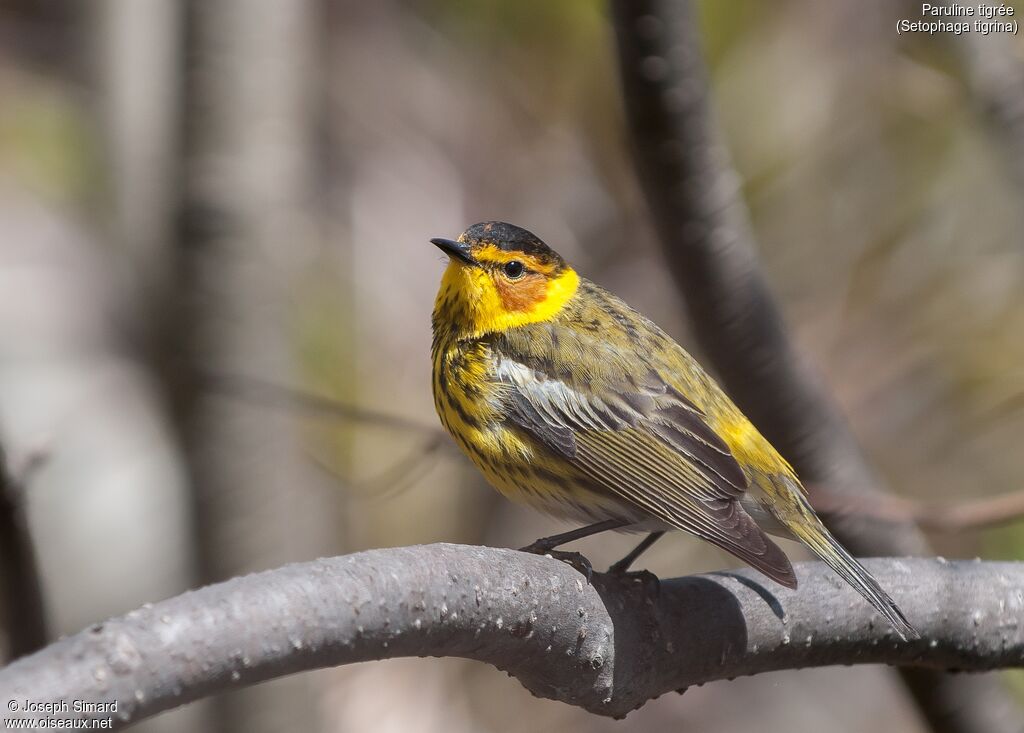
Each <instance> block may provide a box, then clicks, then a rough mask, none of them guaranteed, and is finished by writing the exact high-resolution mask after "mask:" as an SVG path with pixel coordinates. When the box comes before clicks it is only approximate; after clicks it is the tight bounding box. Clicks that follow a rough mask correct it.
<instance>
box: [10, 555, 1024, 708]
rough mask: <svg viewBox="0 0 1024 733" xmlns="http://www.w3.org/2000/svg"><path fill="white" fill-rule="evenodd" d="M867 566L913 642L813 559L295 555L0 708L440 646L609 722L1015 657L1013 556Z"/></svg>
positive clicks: (54, 660)
mask: <svg viewBox="0 0 1024 733" xmlns="http://www.w3.org/2000/svg"><path fill="white" fill-rule="evenodd" d="M867 564H868V567H869V568H870V569H871V571H872V572H873V573H874V574H875V576H876V577H877V578H878V579H879V581H880V582H881V583H882V584H883V585H884V586H885V587H886V588H889V589H891V590H892V592H893V595H894V596H895V597H896V599H897V601H898V602H899V603H900V606H901V607H902V608H903V609H904V611H906V613H907V615H908V617H909V618H910V619H911V621H912V622H913V623H914V625H915V626H916V627H917V628H918V629H920V630H921V632H922V636H923V639H922V640H920V641H916V642H904V641H901V640H900V639H899V638H898V637H896V635H895V634H894V633H893V632H892V630H891V629H890V628H889V627H888V625H887V624H885V623H884V622H882V621H881V620H880V619H879V618H878V617H877V616H876V614H875V613H874V610H873V609H872V608H871V607H870V606H868V605H867V604H866V603H864V602H862V601H861V599H860V598H858V597H857V596H856V594H855V593H854V592H853V591H852V590H850V588H849V587H847V586H846V585H844V584H843V583H841V582H839V581H838V580H837V579H836V578H835V577H834V576H833V575H832V574H830V573H829V571H828V570H827V569H826V568H824V567H823V566H822V565H820V564H819V563H802V564H799V565H798V566H797V574H798V576H799V578H800V590H799V591H789V590H786V589H784V588H781V587H779V586H776V585H774V584H771V583H767V582H765V581H764V579H763V578H762V577H761V576H759V575H758V574H757V573H756V572H754V571H752V570H737V571H733V572H723V573H712V574H707V575H698V576H691V577H685V578H679V579H676V580H669V581H664V582H663V583H662V584H661V587H660V591H658V590H657V589H656V588H655V587H654V586H652V585H650V584H646V585H645V584H643V583H638V582H635V581H632V580H630V579H623V578H620V577H611V576H605V575H602V574H597V575H595V577H594V583H593V585H587V583H586V582H585V580H584V578H583V576H582V575H580V574H579V573H578V572H576V571H575V570H574V569H572V568H571V567H569V566H567V565H564V564H563V563H561V562H558V561H555V560H552V559H550V558H544V557H538V556H534V555H527V554H525V553H521V552H515V551H511V550H502V549H491V548H485V547H469V546H459V545H447V544H442V545H427V546H419V547H401V548H394V549H388V550H373V551H369V552H362V553H358V554H354V555H347V556H344V557H337V558H331V559H322V560H317V561H314V562H308V563H302V564H297V565H289V566H286V567H284V568H281V569H278V570H272V571H268V572H263V573H259V574H255V575H250V576H247V577H243V578H235V579H232V580H229V581H227V582H224V583H220V584H217V585H212V586H208V587H206V588H203V589H201V590H198V591H194V592H189V593H186V594H184V595H181V596H178V597H176V598H172V599H170V600H167V601H163V602H161V603H158V604H155V605H152V606H146V607H144V608H142V609H139V610H137V611H133V612H131V613H129V614H127V615H125V616H122V617H121V618H117V619H113V620H110V621H108V622H106V623H103V624H97V625H96V626H94V627H92V628H90V629H87V630H85V631H82V632H80V633H79V634H77V635H75V636H72V637H69V638H67V639H64V640H62V641H59V642H57V643H55V644H52V645H51V646H49V647H47V648H46V649H44V650H42V651H41V652H38V653H37V654H35V655H33V656H30V657H26V658H24V659H22V660H20V661H18V662H15V663H13V664H11V665H10V666H8V667H6V668H4V669H2V670H0V704H5V703H6V701H8V700H15V701H26V700H27V701H30V702H32V703H47V702H52V703H59V702H60V701H62V700H68V701H69V700H85V701H92V702H98V703H102V702H108V703H109V702H115V701H116V703H117V714H116V716H115V727H120V726H123V725H126V724H128V723H131V722H134V721H137V720H140V719H142V718H145V717H147V716H150V715H153V714H155V713H158V712H160V711H162V710H166V709H168V708H171V707H174V706H177V705H182V704H184V703H187V702H190V701H192V700H196V699H199V698H201V697H204V696H207V695H211V694H213V693H216V692H222V691H224V690H229V689H233V688H239V687H244V686H248V685H252V684H255V683H257V682H260V681H263V680H267V679H270V678H273V677H278V676H281V675H285V674H291V673H294V672H300V671H303V670H310V669H315V668H320V667H327V666H335V665H340V664H351V663H354V662H362V661H367V660H374V659H384V658H390V657H409V656H419V657H428V656H431V657H437V656H454V657H464V658H468V659H475V660H479V661H482V662H486V663H488V664H492V665H494V666H495V667H498V668H499V669H502V670H505V671H507V672H508V673H509V674H510V675H512V676H514V677H516V678H517V679H518V680H519V681H520V682H521V683H522V684H523V685H524V686H525V687H526V688H528V689H529V690H531V691H532V692H533V693H534V694H536V695H538V696H541V697H546V698H553V699H556V700H561V701H563V702H566V703H569V704H572V705H577V706H580V707H582V708H585V709H586V710H589V711H591V712H593V713H597V714H600V715H609V716H616V717H618V716H623V715H625V714H626V713H628V712H629V711H631V710H633V709H635V708H637V707H639V706H640V705H643V704H644V703H645V702H646V701H647V700H650V699H652V698H654V697H657V696H659V695H661V694H664V693H666V692H670V691H673V690H684V689H685V688H687V687H688V686H690V685H695V684H701V683H704V682H710V681H713V680H721V679H729V678H733V677H737V676H740V675H751V674H757V673H760V672H768V671H772V670H778V669H793V668H799V667H815V666H822V665H834V664H868V663H887V664H903V665H919V666H922V667H928V668H933V669H957V670H988V669H996V668H1000V667H1009V666H1020V665H1024V624H1021V623H1020V619H1021V614H1022V612H1024V564H1012V563H980V562H943V561H939V560H931V559H910V560H871V561H868V563H867ZM67 715H69V716H71V717H75V713H74V711H70V712H69V713H67ZM78 717H93V718H108V717H110V715H109V714H108V713H96V714H85V715H79V716H78Z"/></svg>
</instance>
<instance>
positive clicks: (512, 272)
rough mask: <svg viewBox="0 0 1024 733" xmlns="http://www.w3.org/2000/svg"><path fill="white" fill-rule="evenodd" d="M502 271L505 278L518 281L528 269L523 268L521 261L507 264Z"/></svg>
mask: <svg viewBox="0 0 1024 733" xmlns="http://www.w3.org/2000/svg"><path fill="white" fill-rule="evenodd" d="M502 269H503V270H504V271H505V276H506V277H507V278H508V279H510V280H518V279H519V278H521V277H522V276H523V273H524V272H525V271H526V268H525V267H523V263H522V262H520V261H519V260H511V261H510V262H506V263H505V266H504V267H503V268H502Z"/></svg>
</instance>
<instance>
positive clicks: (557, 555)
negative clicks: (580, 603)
mask: <svg viewBox="0 0 1024 733" xmlns="http://www.w3.org/2000/svg"><path fill="white" fill-rule="evenodd" d="M519 551H520V552H529V553H530V554H531V555H546V556H547V557H553V558H554V559H555V560H561V561H562V562H564V563H566V564H567V565H572V567H573V568H575V569H576V570H577V571H579V573H580V574H581V575H583V576H584V577H585V578H586V579H587V585H590V584H591V581H592V580H593V578H594V566H593V565H591V564H590V560H588V559H587V558H586V557H584V556H583V555H581V554H580V553H578V552H565V551H564V550H556V549H554V548H553V547H550V546H549V545H548V544H547V543H546V542H544V540H537V541H536V542H533V543H531V544H529V545H527V546H526V547H520V548H519Z"/></svg>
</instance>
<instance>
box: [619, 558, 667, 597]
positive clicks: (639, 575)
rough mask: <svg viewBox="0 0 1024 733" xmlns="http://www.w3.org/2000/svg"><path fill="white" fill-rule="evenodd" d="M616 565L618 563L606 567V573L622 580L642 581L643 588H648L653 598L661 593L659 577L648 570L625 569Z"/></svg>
mask: <svg viewBox="0 0 1024 733" xmlns="http://www.w3.org/2000/svg"><path fill="white" fill-rule="evenodd" d="M618 565H619V563H615V565H612V566H611V567H610V568H608V575H614V576H616V577H619V578H622V579H623V580H632V581H633V582H635V583H643V585H644V588H645V589H650V590H651V591H652V595H653V596H654V597H655V598H657V597H658V596H659V595H661V579H660V578H659V577H658V576H657V575H655V574H654V573H652V572H651V571H650V570H626V569H625V568H622V567H617V566H618Z"/></svg>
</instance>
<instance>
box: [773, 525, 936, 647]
mask: <svg viewBox="0 0 1024 733" xmlns="http://www.w3.org/2000/svg"><path fill="white" fill-rule="evenodd" d="M791 530H792V531H793V533H794V534H796V535H797V536H798V537H799V538H800V540H801V541H802V542H803V543H804V544H805V545H807V546H808V547H809V548H810V549H811V550H812V551H813V552H814V554H816V555H817V556H818V557H820V558H821V560H822V561H823V562H824V563H825V564H826V565H828V566H829V567H830V568H832V569H833V570H834V571H835V572H836V573H837V574H838V575H839V576H840V577H841V578H842V579H843V580H845V581H846V582H847V583H849V584H850V585H851V586H853V588H854V590H856V591H857V592H858V593H860V594H861V595H862V596H863V597H864V599H865V600H866V601H867V602H868V603H870V604H871V605H872V606H874V607H875V609H876V610H877V611H878V612H879V613H880V614H882V616H884V617H885V618H886V620H887V621H888V622H889V623H890V624H892V626H893V628H894V629H896V633H898V634H899V635H900V637H901V638H902V639H903V640H904V641H908V640H910V639H920V638H921V635H920V634H919V633H918V632H917V629H915V628H914V627H913V626H911V625H910V622H909V621H907V617H906V616H904V615H903V611H901V610H900V609H899V606H897V605H896V603H895V601H893V599H892V598H891V597H890V596H889V594H888V593H886V592H885V590H883V589H882V586H880V585H879V584H878V581H877V580H875V579H874V578H873V577H872V576H871V573H869V572H868V571H867V569H866V568H865V567H864V566H863V565H861V564H860V563H859V562H857V560H856V558H854V557H853V556H852V555H850V553H849V552H847V551H846V549H845V548H844V547H843V546H842V545H840V544H839V542H838V541H836V539H835V538H834V537H833V536H832V535H831V534H829V532H828V530H827V529H825V527H824V526H823V525H821V524H818V526H816V527H815V526H813V525H810V526H807V527H806V528H805V527H791Z"/></svg>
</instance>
